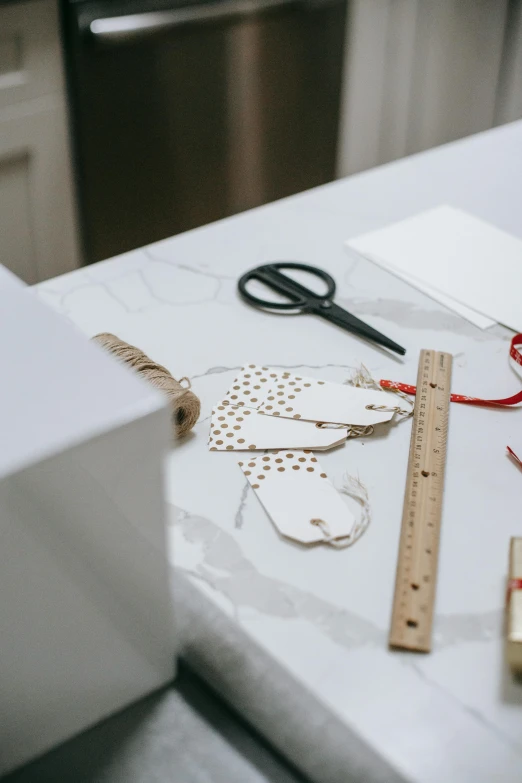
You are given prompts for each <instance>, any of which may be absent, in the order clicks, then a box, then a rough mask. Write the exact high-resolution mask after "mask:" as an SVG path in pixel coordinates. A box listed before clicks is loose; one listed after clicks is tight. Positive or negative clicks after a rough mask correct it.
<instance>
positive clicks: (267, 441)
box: [208, 399, 348, 451]
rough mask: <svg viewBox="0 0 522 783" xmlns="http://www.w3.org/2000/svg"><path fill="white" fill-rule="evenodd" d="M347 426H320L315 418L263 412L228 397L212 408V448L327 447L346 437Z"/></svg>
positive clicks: (321, 449) (230, 449) (319, 448)
mask: <svg viewBox="0 0 522 783" xmlns="http://www.w3.org/2000/svg"><path fill="white" fill-rule="evenodd" d="M347 435H348V430H347V428H341V429H328V428H323V427H317V426H316V424H315V423H314V422H313V421H296V420H295V419H277V418H275V417H273V416H264V415H262V414H260V413H258V412H257V411H256V410H255V409H252V408H247V407H246V406H245V405H243V406H240V405H230V403H229V402H228V400H226V399H225V400H223V402H222V403H220V404H219V405H217V406H216V407H215V408H213V409H212V418H211V422H210V435H209V441H208V445H209V449H210V450H211V451H243V450H250V451H256V450H264V449H316V450H318V451H325V450H326V449H331V448H332V447H333V446H338V445H340V444H342V443H344V441H345V440H346V438H347Z"/></svg>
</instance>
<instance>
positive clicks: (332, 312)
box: [314, 302, 406, 356]
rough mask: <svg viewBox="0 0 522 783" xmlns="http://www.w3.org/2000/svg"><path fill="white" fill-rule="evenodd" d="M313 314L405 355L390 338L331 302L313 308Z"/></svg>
mask: <svg viewBox="0 0 522 783" xmlns="http://www.w3.org/2000/svg"><path fill="white" fill-rule="evenodd" d="M314 312H315V313H317V315H321V316H322V317H323V318H326V320H327V321H332V323H334V324H337V326H340V327H342V328H343V329H346V330H347V331H348V332H352V333H353V334H357V335H359V336H360V337H365V338H367V339H368V340H373V342H374V343H378V345H383V346H384V347H385V348H389V349H390V351H395V353H398V354H400V355H401V356H404V354H405V353H406V349H405V348H403V347H402V345H398V343H395V342H394V341H393V340H390V338H389V337H386V335H385V334H382V332H378V331H377V329H374V328H373V327H372V326H369V325H368V324H366V323H364V321H361V320H360V319H359V318H356V317H355V316H354V315H352V314H351V313H349V312H348V311H347V310H344V309H343V308H342V307H339V305H336V304H333V302H324V304H323V305H321V306H319V307H317V308H314Z"/></svg>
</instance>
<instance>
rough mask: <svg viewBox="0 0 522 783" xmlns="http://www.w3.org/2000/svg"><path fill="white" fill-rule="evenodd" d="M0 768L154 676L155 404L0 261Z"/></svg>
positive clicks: (158, 444) (161, 576)
mask: <svg viewBox="0 0 522 783" xmlns="http://www.w3.org/2000/svg"><path fill="white" fill-rule="evenodd" d="M0 354H1V356H2V362H1V370H0V531H1V539H0V775H2V774H5V773H6V772H7V771H8V770H11V769H13V768H14V767H16V766H18V765H19V764H22V763H23V762H26V761H27V760H28V759H30V758H32V757H34V756H36V755H38V754H40V753H42V752H44V751H46V750H47V749H49V748H50V747H52V746H53V745H56V744H57V743H59V742H62V741H63V740H65V739H66V738H68V737H70V736H72V735H73V734H76V733H77V732H79V731H80V730H82V729H84V728H86V727H87V726H89V725H90V724H93V723H95V722H96V721H98V720H100V719H101V718H103V717H105V716H107V715H109V714H110V713H112V712H114V711H116V710H118V709H120V708H122V707H123V706H125V705H126V704H128V703H129V702H131V701H133V700H135V699H137V698H139V697H140V696H142V695H144V694H146V693H147V692H150V691H152V690H154V689H155V688H158V687H159V686H161V685H163V684H164V683H167V682H169V681H170V680H171V679H172V678H173V676H174V669H175V644H174V629H173V623H172V609H171V596H170V589H169V577H168V566H167V558H166V549H165V527H164V521H165V509H164V487H163V469H164V460H165V456H166V453H167V450H168V448H169V445H170V443H169V441H170V437H171V426H170V422H169V413H168V410H167V408H166V404H165V401H164V399H163V396H162V395H160V394H159V393H157V392H156V391H155V390H154V389H152V388H150V387H149V386H148V385H147V384H145V383H144V382H143V381H142V380H141V379H139V378H137V377H135V376H134V375H133V374H132V373H131V371H130V370H128V369H127V368H125V367H124V366H121V365H120V364H119V363H118V362H116V361H115V360H114V359H113V358H112V357H110V356H109V355H106V354H105V353H104V352H103V351H102V349H101V348H99V347H98V346H95V345H93V344H92V343H90V342H89V341H88V340H87V339H86V338H85V337H84V336H83V335H82V334H81V333H79V332H78V331H77V330H76V329H75V327H73V326H72V325H71V324H69V323H68V322H67V321H65V320H64V319H63V317H61V316H59V315H57V314H56V313H54V312H53V311H51V310H50V309H49V308H47V307H46V306H44V305H43V304H42V303H41V302H39V301H38V300H37V298H36V295H35V294H34V293H33V292H32V291H31V290H30V289H28V288H25V287H24V285H23V284H22V283H20V281H19V280H18V279H17V278H15V277H14V276H13V275H11V274H10V273H8V272H6V271H5V270H4V269H3V268H2V267H0Z"/></svg>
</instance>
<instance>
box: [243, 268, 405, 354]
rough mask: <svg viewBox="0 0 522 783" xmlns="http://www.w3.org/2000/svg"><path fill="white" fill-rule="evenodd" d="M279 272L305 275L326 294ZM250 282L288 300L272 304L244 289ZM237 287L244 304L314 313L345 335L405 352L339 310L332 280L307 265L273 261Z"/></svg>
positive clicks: (383, 336) (245, 276)
mask: <svg viewBox="0 0 522 783" xmlns="http://www.w3.org/2000/svg"><path fill="white" fill-rule="evenodd" d="M280 269H298V270H300V271H302V272H308V273H309V274H311V275H314V276H315V277H318V278H320V279H321V280H322V281H323V282H324V283H326V286H327V291H326V293H325V294H316V293H315V291H310V289H309V288H306V287H305V286H304V285H301V283H298V282H297V281H296V280H294V279H292V278H291V277H288V276H287V275H284V274H283V273H282V272H280V271H279V270H280ZM250 280H258V281H259V282H260V283H264V285H265V286H267V287H268V288H271V289H272V290H273V291H276V292H277V293H278V294H281V295H282V296H284V297H286V299H288V300H289V301H287V302H273V301H267V300H266V299H260V298H259V297H257V296H254V295H253V294H251V293H250V292H249V291H248V290H247V284H248V283H249V282H250ZM237 287H238V289H239V293H240V294H241V297H242V298H243V299H244V300H245V302H248V304H250V305H252V306H253V307H257V308H258V309H260V310H294V311H295V310H297V311H298V312H301V313H314V314H315V315H320V316H322V317H323V318H326V320H327V321H331V322H332V323H334V324H336V325H337V326H340V327H342V328H343V329H346V330H347V331H348V332H353V334H357V335H359V336H360V337H365V338H366V339H368V340H373V342H375V343H378V344H379V345H383V346H384V347H385V348H389V349H390V350H391V351H395V353H399V354H400V355H401V356H404V354H405V353H406V349H405V348H403V347H402V346H400V345H397V343H394V342H393V340H390V339H389V338H388V337H386V335H384V334H381V332H378V331H377V329H373V328H372V327H371V326H368V324H365V323H364V321H360V320H359V319H358V318H356V317H355V316H354V315H351V314H350V313H349V312H347V311H346V310H343V308H342V307H339V305H336V304H334V302H333V301H332V299H333V297H334V295H335V289H336V286H335V280H334V279H333V277H331V276H330V275H329V274H328V272H325V271H324V270H323V269H318V268H317V267H315V266H308V265H307V264H295V263H291V262H289V261H277V262H274V263H272V264H264V265H263V266H258V267H256V268H255V269H251V270H250V272H247V273H246V274H244V275H243V277H242V278H241V279H240V280H239V283H238V284H237Z"/></svg>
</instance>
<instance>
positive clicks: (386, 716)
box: [38, 123, 522, 783]
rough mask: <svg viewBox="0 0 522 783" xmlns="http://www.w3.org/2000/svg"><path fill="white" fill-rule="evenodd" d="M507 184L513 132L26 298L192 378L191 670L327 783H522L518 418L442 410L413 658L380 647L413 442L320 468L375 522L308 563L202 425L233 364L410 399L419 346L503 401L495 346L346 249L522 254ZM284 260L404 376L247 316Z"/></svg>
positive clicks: (304, 320) (463, 382)
mask: <svg viewBox="0 0 522 783" xmlns="http://www.w3.org/2000/svg"><path fill="white" fill-rule="evenodd" d="M521 181H522V123H516V124H513V125H510V126H506V127H504V128H501V129H498V130H495V131H490V132H488V133H485V134H481V135H478V136H475V137H472V138H470V139H468V140H464V141H461V142H456V143H454V144H451V145H448V146H446V147H443V148H440V149H438V150H433V151H431V152H428V153H423V154H421V155H418V156H415V157H412V158H409V159H407V160H404V161H401V162H398V163H395V164H391V165H388V166H385V167H383V168H380V169H376V170H374V171H371V172H368V173H365V174H362V175H359V176H356V177H352V178H350V179H347V180H344V181H341V182H338V183H334V184H332V185H329V186H325V187H323V188H319V189H316V190H314V191H311V192H309V193H305V194H302V195H299V196H295V197H292V198H290V199H287V200H284V201H281V202H278V203H276V204H273V205H269V206H266V207H262V208H260V209H257V210H254V211H252V212H249V213H246V214H243V215H240V216H236V217H234V218H230V219H228V220H225V221H223V222H220V223H217V224H214V225H211V226H208V227H205V228H202V229H198V230H196V231H192V232H189V233H187V234H184V235H181V236H178V237H175V238H173V239H170V240H166V241H163V242H160V243H158V244H156V245H153V246H150V247H148V248H144V249H142V250H136V251H134V252H131V253H128V254H126V255H124V256H121V257H119V258H116V259H113V260H110V261H107V262H104V263H101V264H97V265H95V266H92V267H88V268H85V269H82V270H79V271H76V272H73V273H70V274H68V275H65V276H63V277H61V278H56V279H54V280H51V281H49V282H47V283H44V284H42V285H41V286H39V289H38V290H39V295H40V296H41V297H42V299H43V300H44V301H46V302H48V303H49V304H51V305H52V306H54V307H55V308H57V309H58V310H60V311H61V312H63V313H64V314H65V315H67V316H68V317H70V318H71V319H72V320H73V321H74V322H75V323H76V324H77V325H78V326H79V327H80V329H82V330H83V331H84V332H85V333H87V334H88V335H93V334H95V333H96V332H100V331H110V332H114V333H115V334H117V335H119V336H120V337H121V338H123V339H124V340H127V341H128V342H131V343H134V344H136V345H138V346H139V347H140V348H142V349H143V350H144V351H145V352H146V353H148V354H149V355H150V356H151V357H153V358H154V359H155V360H157V361H159V362H161V363H162V364H165V365H166V366H167V367H169V369H170V370H171V371H172V372H173V374H174V375H177V376H178V377H179V376H182V375H187V376H189V377H190V378H191V380H192V384H193V388H194V390H195V391H196V393H197V394H198V395H199V396H200V397H201V400H202V417H201V421H200V422H199V424H198V425H197V426H196V428H195V430H194V433H193V435H192V436H189V437H188V438H187V439H186V441H185V442H184V443H182V444H180V445H179V447H178V448H177V449H176V450H175V451H174V452H173V453H172V456H171V459H170V464H169V467H168V482H169V483H168V495H169V501H170V503H171V504H172V525H171V528H170V540H171V543H172V558H173V560H174V563H175V564H176V566H177V568H178V570H179V571H180V572H182V573H183V574H184V575H185V576H187V577H188V583H186V587H187V589H189V592H190V595H191V596H192V598H191V600H192V599H193V600H194V606H196V609H194V612H195V614H194V615H193V616H192V618H191V617H190V616H189V617H188V618H187V617H185V618H184V620H183V622H184V624H185V625H186V636H187V643H186V650H185V652H186V654H189V657H190V655H192V658H193V662H195V665H196V668H198V669H199V671H205V670H206V673H207V675H208V676H209V678H210V679H213V682H214V685H215V686H216V687H218V688H219V689H220V690H221V692H222V693H224V694H225V695H226V696H227V698H229V699H231V700H233V701H234V702H235V703H236V705H237V706H238V708H239V709H241V710H242V712H243V713H244V714H245V715H246V716H247V717H248V718H249V719H250V720H252V721H253V722H254V723H256V724H257V725H258V726H260V727H261V728H262V730H263V731H265V732H266V733H268V734H270V737H271V739H272V740H273V741H274V742H275V743H276V744H278V745H279V747H281V748H282V749H283V750H284V751H285V752H287V753H288V755H289V756H291V757H292V758H293V759H294V761H296V762H297V763H298V764H300V765H301V767H302V768H303V769H304V770H305V771H306V772H307V773H308V774H310V775H311V776H313V777H315V779H316V780H317V781H321V783H323V781H324V782H326V781H339V783H344V781H350V780H364V781H365V783H366V782H367V783H370V781H373V780H382V781H386V783H391V781H392V780H411V781H418V782H419V783H440V781H445V782H446V783H453V782H454V783H461V782H462V781H468V780H470V781H471V780H473V781H474V783H486V781H488V783H489V781H491V780H495V781H496V783H501V782H502V783H508V781H509V782H511V781H512V782H513V783H514V782H515V781H518V782H519V781H520V780H521V779H522V685H520V684H517V683H516V682H515V681H514V680H513V678H512V677H511V674H510V673H509V671H508V670H507V668H506V666H505V663H504V656H503V643H502V622H503V601H504V591H505V578H506V570H507V558H508V546H509V537H510V536H511V535H516V534H519V535H521V534H522V518H521V515H520V498H521V492H522V476H521V475H520V474H519V473H518V472H517V469H516V467H515V466H514V465H513V464H512V463H511V462H510V461H509V460H508V459H507V458H506V456H505V446H506V444H507V443H509V441H510V435H511V434H512V433H513V431H514V429H515V428H520V424H521V422H520V416H521V415H522V414H520V411H519V410H511V411H502V410H500V411H495V410H485V409H477V408H470V407H466V406H457V405H454V406H452V410H451V416H450V434H449V450H448V464H447V484H446V494H445V501H444V516H443V530H442V541H441V551H440V569H439V583H438V594H437V606H436V621H435V633H434V650H433V652H432V653H431V654H430V655H426V656H416V655H413V654H407V653H401V652H390V651H389V650H388V649H387V644H386V639H387V631H388V625H389V620H390V609H391V600H392V593H393V586H394V577H395V567H396V555H397V545H398V536H399V530H400V520H401V511H402V501H403V492H404V480H405V468H406V462H407V455H408V444H409V435H410V425H409V424H408V423H401V424H397V425H395V426H392V427H389V428H387V429H386V428H384V430H380V431H379V434H377V435H374V436H373V437H371V438H368V439H363V440H356V441H351V442H349V443H348V444H347V445H346V447H344V448H342V449H337V450H335V451H333V452H331V453H327V454H325V455H323V456H321V458H320V459H321V463H322V464H323V465H324V466H325V468H326V470H327V472H328V474H329V475H330V477H331V478H332V479H333V480H334V482H336V483H340V481H341V479H342V476H343V473H344V472H345V471H347V470H348V471H349V472H351V473H358V474H359V475H360V477H361V479H362V480H363V481H364V482H365V484H366V485H367V486H368V488H369V492H370V500H371V505H372V510H373V521H372V524H371V527H370V529H369V530H368V532H367V533H366V534H365V536H364V537H363V538H362V539H361V540H360V541H359V542H358V543H357V544H356V546H354V547H353V548H352V549H348V550H343V551H335V550H331V549H328V548H327V547H316V548H313V549H311V550H302V549H301V548H299V547H298V546H293V545H292V544H290V543H288V542H286V541H284V540H282V539H281V538H279V536H278V535H277V533H276V531H275V529H274V528H273V526H272V524H271V523H270V521H269V519H268V518H267V516H266V514H265V512H264V510H263V509H262V507H261V506H260V504H259V502H258V501H257V499H256V497H255V496H254V494H253V492H252V490H251V489H249V487H248V486H247V484H246V480H245V478H244V476H243V474H242V472H241V471H240V469H239V468H238V467H237V465H236V463H237V461H238V460H239V459H240V458H241V456H240V455H239V454H238V453H219V452H217V453H216V452H212V453H210V452H209V451H208V449H207V434H208V427H209V415H210V409H211V406H212V404H213V403H215V402H216V400H217V399H218V398H219V396H220V395H221V394H223V392H224V391H225V390H226V389H227V387H228V385H229V384H230V382H231V381H232V379H233V378H234V374H235V373H236V371H237V370H238V368H239V367H240V366H241V364H242V363H244V362H245V361H255V362H258V363H263V364H270V365H273V366H277V367H285V368H292V369H293V368H295V369H296V370H298V371H299V372H301V373H303V374H304V373H308V374H316V375H317V376H319V377H322V378H326V379H331V380H335V381H343V380H345V379H346V378H347V377H348V376H349V374H350V371H351V369H352V368H354V367H356V366H357V365H358V364H359V363H360V362H364V364H366V366H367V367H369V368H370V370H371V371H372V373H373V374H374V376H375V377H376V378H382V377H385V378H392V379H394V380H403V381H406V382H415V377H416V368H417V360H418V352H419V350H420V349H421V348H423V347H430V348H435V349H438V350H445V351H450V352H451V353H452V354H453V355H454V373H453V388H454V390H455V391H458V392H461V393H464V394H466V393H470V394H474V395H478V396H486V397H487V396H489V397H495V396H497V397H498V396H505V395H507V394H509V393H512V392H514V391H515V390H517V389H518V387H519V381H518V379H517V378H516V376H515V375H514V374H513V373H512V371H511V370H510V368H509V366H508V359H507V353H508V344H509V343H508V341H509V339H510V336H511V335H510V333H509V332H508V331H507V330H505V329H503V328H501V327H494V328H493V329H492V330H490V331H487V332H481V331H479V330H478V329H476V328H475V327H473V326H471V325H470V324H468V323H466V322H465V321H463V320H461V319H460V318H459V317H457V316H456V315H454V314H452V313H450V312H448V311H446V310H445V309H444V308H442V307H441V306H440V305H438V304H437V303H435V302H434V301H432V300H431V299H429V298H427V297H426V296H424V295H422V294H420V293H419V292H418V291H416V290H415V289H413V288H410V287H408V286H407V285H406V284H404V283H402V282H401V281H399V280H398V279H396V278H394V277H393V276H391V275H389V274H388V273H386V272H385V271H383V270H382V269H380V268H378V267H376V266H374V265H372V264H371V263H369V262H366V261H361V260H357V259H354V258H353V257H351V256H350V254H349V252H348V251H347V250H346V248H345V247H344V241H345V240H346V239H347V238H349V237H351V236H355V235H357V234H360V233H362V232H365V231H369V230H371V229H373V228H377V227H380V226H382V225H384V224H385V223H388V222H391V221H394V220H398V219H400V218H403V217H406V216H408V215H411V214H413V213H415V212H418V211H420V210H422V209H425V208H428V207H432V206H435V205H437V204H440V203H449V204H452V205H454V206H457V207H461V208H463V209H466V210H468V211H469V212H472V213H474V214H475V215H477V216H479V217H482V218H484V219H486V220H489V221H490V222H492V223H494V224H495V225H497V226H499V227H500V228H503V229H505V230H507V231H510V232H511V233H513V234H515V235H517V236H519V237H522V200H521V199H520V182H521ZM283 259H284V260H298V261H302V262H305V263H311V264H315V265H318V266H321V267H324V268H325V269H327V270H328V271H329V272H330V273H331V274H332V275H333V276H334V277H335V278H336V280H337V282H338V296H337V301H338V302H339V303H340V304H341V305H343V306H345V307H346V308H347V309H349V310H350V311H351V312H353V313H354V314H356V315H358V316H360V317H362V318H364V319H366V320H367V321H368V322H369V323H371V324H372V325H373V326H375V327H376V328H377V329H379V330H381V331H383V332H384V333H385V334H387V335H389V336H390V337H391V338H392V339H394V340H396V341H397V342H398V343H400V344H402V345H404V346H406V347H407V349H408V353H407V356H406V358H405V359H404V360H403V359H396V358H394V357H391V356H389V355H386V354H385V353H384V352H382V351H380V350H379V349H377V348H374V347H372V346H371V345H369V344H368V343H365V342H361V341H359V340H358V339H357V338H355V337H352V336H350V335H348V334H347V333H345V332H343V331H341V330H338V329H336V328H335V327H332V326H330V325H329V324H327V323H326V322H323V321H320V320H319V319H316V318H314V317H313V316H302V317H298V318H292V317H290V318H286V319H285V318H284V317H275V316H271V315H267V314H264V313H261V312H258V311H256V310H252V309H249V308H248V307H247V306H246V305H244V304H242V303H241V302H240V300H239V299H238V296H237V294H236V281H237V278H238V277H239V275H240V274H241V273H242V272H244V271H245V270H247V269H248V268H251V267H253V266H255V265H256V264H259V263H262V262H268V261H271V260H283ZM521 300H522V294H521ZM521 305H522V301H521ZM185 599H186V600H185ZM198 601H199V602H200V603H199V604H198ZM189 603H190V602H189V600H188V598H187V597H186V596H184V604H186V605H189ZM198 606H199V609H197V607H198ZM205 613H208V614H205ZM196 615H197V616H196ZM201 618H207V620H205V622H206V623H207V625H206V626H205V624H204V623H203V624H201V623H202V621H201ZM198 623H200V625H198ZM206 627H207V628H208V636H207V637H205V633H206V631H205V628H206ZM196 628H197V629H198V630H197V632H196V630H195V629H196ZM256 656H259V657H258V660H257V663H256V664H255V665H254V664H253V663H252V661H253V660H254V659H255V658H256ZM256 666H257V668H256ZM296 710H299V712H296Z"/></svg>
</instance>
